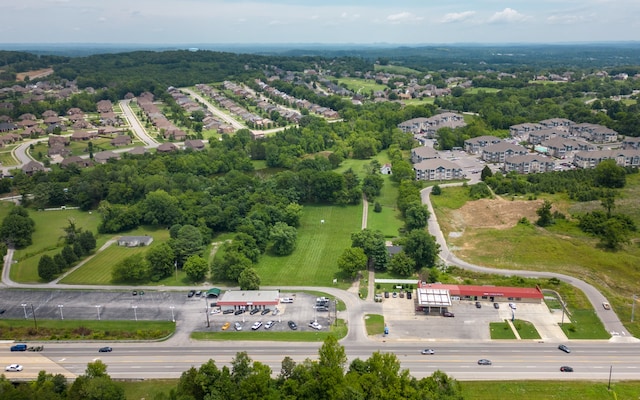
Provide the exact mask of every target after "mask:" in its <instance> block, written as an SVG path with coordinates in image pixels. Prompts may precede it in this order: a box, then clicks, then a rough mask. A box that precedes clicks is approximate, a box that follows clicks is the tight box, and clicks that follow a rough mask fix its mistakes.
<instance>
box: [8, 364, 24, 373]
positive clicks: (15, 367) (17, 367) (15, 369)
mask: <svg viewBox="0 0 640 400" xmlns="http://www.w3.org/2000/svg"><path fill="white" fill-rule="evenodd" d="M4 370H5V371H7V372H20V371H22V365H20V364H11V365H7V366H6V367H5V369H4Z"/></svg>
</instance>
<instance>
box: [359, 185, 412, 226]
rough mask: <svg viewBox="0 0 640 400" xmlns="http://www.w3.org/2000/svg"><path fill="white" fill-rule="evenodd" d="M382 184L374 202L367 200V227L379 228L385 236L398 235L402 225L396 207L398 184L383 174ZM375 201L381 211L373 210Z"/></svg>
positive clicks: (402, 222)
mask: <svg viewBox="0 0 640 400" xmlns="http://www.w3.org/2000/svg"><path fill="white" fill-rule="evenodd" d="M383 178H384V185H383V186H382V190H381V192H380V196H378V197H376V199H375V200H374V203H372V202H369V214H368V215H367V228H369V229H373V230H379V231H380V232H382V233H383V234H384V236H385V237H386V238H396V237H398V236H399V229H400V228H402V227H403V226H404V221H403V220H402V219H401V217H402V215H401V213H400V210H398V209H397V208H396V203H397V199H398V184H397V183H395V182H393V181H392V180H391V177H390V176H389V175H384V176H383ZM375 202H378V203H380V205H381V206H382V212H379V213H377V212H375V211H373V208H374V205H375Z"/></svg>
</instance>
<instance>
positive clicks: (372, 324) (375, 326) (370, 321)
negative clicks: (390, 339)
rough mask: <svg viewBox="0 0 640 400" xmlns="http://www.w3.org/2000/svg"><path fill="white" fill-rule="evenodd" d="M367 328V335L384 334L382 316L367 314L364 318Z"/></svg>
mask: <svg viewBox="0 0 640 400" xmlns="http://www.w3.org/2000/svg"><path fill="white" fill-rule="evenodd" d="M364 323H365V326H366V327H367V335H369V336H373V335H382V334H383V333H384V316H382V315H379V314H367V315H365V316H364Z"/></svg>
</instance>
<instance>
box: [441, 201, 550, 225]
mask: <svg viewBox="0 0 640 400" xmlns="http://www.w3.org/2000/svg"><path fill="white" fill-rule="evenodd" d="M542 203H543V200H531V201H523V200H514V201H511V200H505V199H503V198H501V197H496V198H494V199H480V200H475V201H468V202H467V203H466V204H465V205H464V206H462V208H460V209H458V210H454V211H452V212H451V217H452V221H451V226H452V228H453V230H454V231H458V232H461V231H464V230H465V229H467V228H495V229H508V228H511V227H513V226H515V225H516V224H517V223H518V221H519V220H520V219H521V218H522V217H526V218H527V219H528V220H529V221H530V222H532V223H533V222H535V221H536V220H537V219H538V215H537V214H536V210H537V209H539V208H540V207H541V206H542Z"/></svg>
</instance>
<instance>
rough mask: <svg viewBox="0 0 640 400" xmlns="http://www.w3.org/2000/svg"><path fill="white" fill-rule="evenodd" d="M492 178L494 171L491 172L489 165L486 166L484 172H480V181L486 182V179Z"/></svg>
mask: <svg viewBox="0 0 640 400" xmlns="http://www.w3.org/2000/svg"><path fill="white" fill-rule="evenodd" d="M492 176H493V171H491V168H489V166H488V165H485V166H484V168H482V172H480V180H481V181H483V182H484V181H485V179H487V178H491V177H492Z"/></svg>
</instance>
